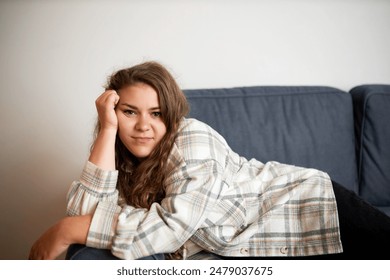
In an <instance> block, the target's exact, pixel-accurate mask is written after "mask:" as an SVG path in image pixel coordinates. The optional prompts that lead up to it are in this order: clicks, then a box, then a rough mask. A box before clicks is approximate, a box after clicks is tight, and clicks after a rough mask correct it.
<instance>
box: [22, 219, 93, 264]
mask: <svg viewBox="0 0 390 280" xmlns="http://www.w3.org/2000/svg"><path fill="white" fill-rule="evenodd" d="M91 220H92V216H91V215H84V216H74V217H66V218H63V219H61V220H60V221H59V222H58V223H56V224H55V225H54V226H52V227H50V228H49V229H48V230H47V231H46V232H44V233H43V234H42V236H41V237H40V238H39V239H38V240H37V241H35V243H34V245H33V246H32V247H31V250H30V254H29V259H30V260H54V259H56V258H57V257H58V256H60V255H61V254H62V253H64V252H65V251H66V250H67V249H68V247H69V245H71V244H73V243H77V244H85V242H86V239H87V235H88V230H89V225H90V224H91Z"/></svg>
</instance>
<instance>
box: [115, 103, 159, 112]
mask: <svg viewBox="0 0 390 280" xmlns="http://www.w3.org/2000/svg"><path fill="white" fill-rule="evenodd" d="M119 105H123V106H126V107H128V108H130V109H133V110H138V107H137V106H134V105H131V104H128V103H120V104H119ZM154 110H160V107H159V106H158V107H152V108H149V111H154Z"/></svg>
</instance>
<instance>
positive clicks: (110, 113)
mask: <svg viewBox="0 0 390 280" xmlns="http://www.w3.org/2000/svg"><path fill="white" fill-rule="evenodd" d="M118 101H119V95H118V94H117V93H116V91H115V90H107V91H105V92H104V93H102V95H100V96H99V97H98V98H97V99H96V101H95V105H96V109H97V111H98V115H99V122H100V125H101V129H103V130H104V129H114V130H115V131H116V130H117V129H118V118H117V116H116V113H115V106H116V104H118Z"/></svg>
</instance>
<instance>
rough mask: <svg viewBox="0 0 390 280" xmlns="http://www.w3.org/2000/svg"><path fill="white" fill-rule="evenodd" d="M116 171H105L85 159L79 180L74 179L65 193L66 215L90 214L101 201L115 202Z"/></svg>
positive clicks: (116, 195) (116, 199)
mask: <svg viewBox="0 0 390 280" xmlns="http://www.w3.org/2000/svg"><path fill="white" fill-rule="evenodd" d="M117 179H118V171H106V170H103V169H100V168H99V167H98V166H96V165H94V164H93V163H91V162H89V161H87V163H86V164H85V166H84V169H83V172H82V174H81V177H80V180H79V181H74V182H73V183H72V185H71V186H70V189H69V191H68V194H67V215H68V216H78V215H86V214H92V213H94V212H95V209H96V206H97V205H98V203H99V202H102V201H111V202H114V203H117V201H118V191H117V190H116V183H117Z"/></svg>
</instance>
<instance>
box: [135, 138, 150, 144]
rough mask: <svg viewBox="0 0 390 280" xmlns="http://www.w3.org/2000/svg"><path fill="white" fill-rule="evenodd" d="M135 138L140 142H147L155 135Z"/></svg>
mask: <svg viewBox="0 0 390 280" xmlns="http://www.w3.org/2000/svg"><path fill="white" fill-rule="evenodd" d="M133 139H134V140H135V141H136V142H137V143H140V144H146V143H149V142H150V141H152V140H153V137H133Z"/></svg>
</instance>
